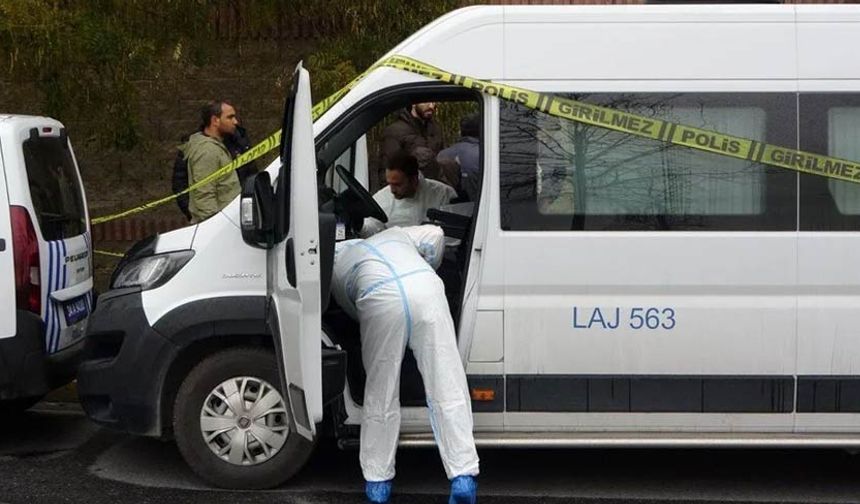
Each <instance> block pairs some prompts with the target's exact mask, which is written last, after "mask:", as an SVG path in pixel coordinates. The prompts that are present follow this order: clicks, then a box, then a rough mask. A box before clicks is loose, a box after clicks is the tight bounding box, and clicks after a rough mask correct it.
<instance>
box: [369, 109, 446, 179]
mask: <svg viewBox="0 0 860 504" xmlns="http://www.w3.org/2000/svg"><path fill="white" fill-rule="evenodd" d="M434 115H436V104H435V103H432V102H430V103H416V104H414V105H412V106H410V107H408V108H406V109H405V110H403V111H402V112H401V113H400V116H399V117H398V118H397V120H396V121H394V122H393V123H391V124H389V125H388V127H386V128H385V130H384V131H383V132H382V166H388V163H389V160H390V159H391V158H392V157H393V156H394V154H395V153H397V152H399V151H405V152H406V153H408V154H412V155H413V156H416V157H419V158H422V156H418V155H417V154H418V153H416V149H419V153H420V149H421V148H426V149H429V150H430V151H432V156H423V157H427V158H428V160H429V161H430V162H433V161H435V157H436V154H438V153H439V151H440V150H442V128H440V127H439V124H438V123H436V121H435V120H434V119H433V116H434ZM419 161H420V159H419ZM419 168H421V169H422V171H423V168H424V167H423V166H420V164H419Z"/></svg>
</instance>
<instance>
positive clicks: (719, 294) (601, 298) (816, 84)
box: [79, 5, 860, 488]
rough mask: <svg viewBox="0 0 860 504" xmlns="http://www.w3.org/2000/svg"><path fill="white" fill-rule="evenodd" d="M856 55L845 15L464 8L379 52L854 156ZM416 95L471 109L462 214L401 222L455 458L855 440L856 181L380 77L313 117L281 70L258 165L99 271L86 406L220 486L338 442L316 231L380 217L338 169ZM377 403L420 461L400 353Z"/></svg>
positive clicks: (372, 76) (351, 435) (353, 419)
mask: <svg viewBox="0 0 860 504" xmlns="http://www.w3.org/2000/svg"><path fill="white" fill-rule="evenodd" d="M858 46H860V7H858V6H848V5H680V6H654V5H652V6H481V7H471V8H465V9H462V10H458V11H455V12H453V13H451V14H449V15H446V16H444V17H442V18H440V19H439V20H437V21H434V22H433V23H431V24H429V25H428V26H426V27H425V28H423V29H422V30H420V31H419V32H417V33H416V34H415V35H413V36H412V37H410V38H409V39H407V40H406V41H405V42H403V43H402V44H400V45H399V46H397V47H396V48H395V49H393V50H392V52H391V53H390V54H398V55H403V56H408V57H411V58H414V59H417V60H420V61H423V62H426V63H428V64H430V65H434V66H436V67H439V68H442V69H444V70H447V71H451V72H454V73H456V74H458V75H467V76H472V77H476V78H480V79H484V80H488V81H493V82H497V83H505V84H510V85H516V86H519V87H522V88H527V89H531V90H534V91H538V92H544V93H553V94H555V95H557V96H564V97H569V98H575V99H577V100H579V101H582V102H586V103H591V104H595V105H602V106H604V107H611V108H616V109H620V110H624V111H626V112H630V113H634V114H638V115H640V116H645V117H651V118H655V119H663V120H668V121H673V122H676V123H682V124H686V125H689V126H695V127H698V128H701V129H706V130H716V131H718V132H722V133H728V134H732V135H737V136H742V137H745V138H749V139H753V140H756V141H757V142H762V143H764V142H766V143H769V144H775V145H781V146H784V147H788V148H795V149H803V150H806V151H811V152H816V153H820V154H825V155H831V156H838V157H841V158H845V159H854V160H857V159H860V141H858V138H860V60H858V59H857V58H856V57H855V54H854V52H855V51H856V48H857V47H858ZM428 101H434V102H438V103H439V111H440V115H442V114H444V113H446V112H445V111H446V110H450V111H455V110H462V109H464V108H466V109H468V110H470V111H471V110H476V111H478V112H479V113H480V114H481V117H482V120H481V123H482V132H481V138H480V153H481V163H482V173H483V181H482V183H481V185H480V191H479V195H480V196H479V198H478V201H471V202H465V203H459V204H456V205H453V206H451V207H449V208H443V209H439V210H438V211H431V212H429V213H430V214H431V215H428V219H432V220H434V221H437V222H439V223H441V224H442V226H443V227H444V229H445V231H446V235H447V236H448V237H449V243H450V246H449V247H448V248H449V250H448V253H447V256H446V261H445V264H444V265H443V267H442V269H441V270H440V276H442V277H443V280H445V284H446V288H447V291H448V299H449V303H450V306H451V310H452V314H453V316H454V320H455V323H456V324H457V328H458V344H459V348H460V352H461V357H462V360H463V365H464V366H465V368H466V371H467V375H468V378H469V384H470V388H471V390H472V397H473V411H474V417H475V437H476V441H477V443H478V445H479V447H509V446H517V447H524V446H528V447H545V446H552V447H579V446H588V447H595V446H672V447H679V446H687V447H702V446H708V447H717V446H759V447H762V446H781V447H786V446H795V447H811V446H815V447H855V448H856V447H857V446H860V310H857V305H858V303H860V269H858V268H857V267H856V266H855V264H854V263H855V261H854V260H853V256H854V254H855V253H856V251H857V250H860V186H857V185H853V184H851V183H850V182H842V181H834V180H830V179H828V178H825V177H819V176H814V175H806V174H800V173H798V172H795V171H790V170H786V169H782V168H778V167H772V166H766V165H764V164H761V163H757V162H755V161H754V160H738V159H733V158H730V157H726V156H722V155H718V154H714V153H710V152H704V151H701V150H693V149H687V148H681V147H675V146H671V145H669V144H666V143H663V142H660V141H657V140H649V139H645V138H641V137H634V136H630V135H626V134H623V133H619V132H617V131H611V130H608V129H605V128H599V127H594V126H588V125H584V124H582V123H577V122H571V121H566V120H563V119H559V118H556V117H553V116H550V115H548V114H545V113H543V112H542V111H541V110H532V109H528V108H526V107H524V106H523V105H520V104H518V103H515V102H511V101H506V100H501V99H499V98H498V97H496V96H493V95H492V94H489V93H480V92H479V91H477V90H473V89H467V88H464V87H462V86H457V85H451V84H445V83H440V82H437V81H434V80H432V79H429V78H427V77H424V76H421V75H418V74H416V73H410V72H405V71H402V70H398V69H392V68H377V69H375V70H373V71H372V72H371V73H369V74H368V75H367V76H366V78H364V79H363V80H362V81H361V82H360V83H358V84H357V85H356V86H355V87H354V88H353V89H352V90H351V91H350V92H349V93H348V94H347V95H346V96H345V97H343V99H342V100H341V101H340V102H338V103H337V104H336V105H334V106H333V107H331V108H330V109H329V110H328V111H327V112H326V113H325V114H324V115H323V116H322V117H320V118H319V119H318V120H317V121H316V122H315V123H314V124H313V126H312V125H311V115H310V112H309V110H310V104H311V99H310V93H309V86H308V75H307V73H306V72H305V71H303V70H299V71H298V72H297V74H296V75H295V79H294V88H293V94H292V96H291V98H290V101H289V103H288V106H287V109H286V113H285V119H284V132H283V139H284V144H283V145H282V147H281V155H282V159H283V161H284V162H283V166H281V163H280V162H276V163H274V164H273V165H272V166H270V167H269V168H268V170H267V173H261V174H260V175H258V176H257V177H256V179H255V180H254V181H252V182H251V183H250V184H248V185H247V186H246V187H245V188H244V192H243V196H242V197H241V198H239V199H237V200H236V201H234V202H233V203H232V204H231V205H229V206H228V207H226V208H225V209H224V210H223V211H222V212H220V213H219V214H217V215H215V216H213V217H212V218H210V219H209V220H207V221H205V222H202V223H200V224H198V225H195V226H190V227H187V228H184V229H180V230H177V231H174V232H171V233H166V234H163V235H159V236H157V237H154V238H152V239H149V240H146V241H144V242H141V243H140V244H138V245H137V246H136V247H135V249H134V250H133V251H131V252H130V253H129V254H128V255H127V256H126V258H125V259H124V260H123V262H122V264H121V265H120V266H119V267H118V268H117V271H116V272H115V274H114V279H113V289H112V290H111V291H110V292H108V293H106V294H105V295H104V296H103V297H102V298H101V302H100V306H99V308H98V310H97V311H96V312H95V314H94V315H93V317H92V319H91V322H90V327H89V330H88V347H89V349H90V350H89V355H88V360H87V361H86V362H85V363H84V364H83V365H82V367H81V370H80V378H79V390H80V393H81V394H82V400H83V404H84V407H85V409H86V411H87V413H88V414H89V415H90V416H91V417H92V418H93V419H95V420H96V421H98V422H101V423H104V424H107V425H111V426H113V427H115V428H118V429H122V430H125V431H129V432H133V433H137V434H141V435H147V436H161V437H168V436H171V435H172V436H175V438H176V440H177V443H178V445H179V447H180V449H181V451H182V453H183V455H184V457H185V458H186V460H187V461H188V462H189V464H190V465H191V467H192V468H193V469H194V470H195V471H196V472H197V473H198V474H199V475H201V476H202V477H203V478H205V479H206V480H207V481H209V482H211V483H212V484H215V485H219V486H225V487H234V488H258V487H267V486H272V485H276V484H279V483H281V482H283V481H284V480H286V479H287V478H289V477H290V476H291V475H293V474H294V473H295V472H296V471H297V470H298V469H299V468H300V467H301V466H302V464H303V463H304V462H305V461H306V459H307V457H308V454H309V453H310V451H311V449H312V447H313V443H314V440H315V439H316V438H317V437H318V436H320V435H324V434H328V433H333V434H334V435H336V436H337V437H338V438H339V439H340V441H341V444H342V445H344V446H345V445H349V444H353V443H355V439H356V437H355V436H356V434H357V426H358V425H359V423H360V417H361V402H362V397H363V396H362V389H363V370H362V369H361V359H360V349H359V347H358V336H357V334H358V333H357V328H356V327H355V323H354V322H352V321H351V320H349V319H348V318H345V317H343V316H342V312H341V310H339V309H338V308H337V307H336V306H334V304H333V303H332V302H330V300H329V283H330V275H331V270H332V261H333V259H332V257H333V253H332V250H333V247H334V243H335V237H336V230H337V229H338V228H342V229H344V230H345V231H346V233H345V234H346V236H347V237H349V236H351V235H352V233H353V232H354V230H356V229H359V228H360V227H361V221H362V219H363V217H366V216H370V215H378V212H379V208H378V207H376V206H375V205H374V203H373V200H372V199H371V198H370V195H369V192H368V191H367V190H366V189H365V187H366V185H365V184H366V182H365V184H362V183H361V182H363V181H360V180H357V178H356V177H355V176H354V174H358V173H368V172H369V173H371V176H372V174H373V172H374V169H373V168H372V167H371V168H370V169H369V168H368V159H369V158H371V157H372V155H371V154H367V153H372V152H373V150H374V148H375V146H374V143H373V142H367V143H365V138H373V132H374V128H378V127H380V125H381V124H384V122H385V118H387V117H390V116H391V114H395V113H397V111H399V110H402V108H403V107H405V106H407V105H409V104H412V103H419V102H428ZM453 103H455V104H456V106H455V105H452V104H453ZM368 135H369V136H368ZM448 143H450V142H448ZM338 166H340V168H339V169H338V168H337V167H338ZM358 178H362V177H358ZM371 178H372V177H371ZM271 180H276V183H275V185H274V188H273V187H272V184H271V182H270V181H271ZM333 186H337V187H346V189H345V190H343V191H339V190H334V189H332V188H333ZM243 237H244V238H243ZM320 335H321V336H320ZM320 340H321V341H320ZM401 382H402V384H401V388H402V390H401V402H402V404H403V405H404V408H403V411H402V416H403V427H402V433H401V445H403V446H427V445H430V444H432V443H433V436H432V432H431V428H430V425H429V423H428V418H427V413H426V408H425V405H424V401H423V396H422V394H423V392H422V388H421V385H420V377H419V376H418V373H417V371H416V369H415V367H414V365H410V364H409V362H407V363H406V364H404V369H403V375H402V380H401Z"/></svg>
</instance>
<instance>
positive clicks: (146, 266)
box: [111, 250, 194, 290]
mask: <svg viewBox="0 0 860 504" xmlns="http://www.w3.org/2000/svg"><path fill="white" fill-rule="evenodd" d="M192 257H194V251H193V250H182V251H179V252H168V253H166V254H158V255H151V256H146V257H141V258H140V259H135V260H134V261H131V262H129V263H128V264H126V265H125V266H123V267H122V269H121V270H120V271H119V272H117V274H116V277H115V278H114V281H113V285H111V288H112V289H121V288H124V287H140V288H141V290H147V289H155V288H156V287H161V286H162V285H164V283H165V282H167V281H168V280H170V279H171V278H173V275H175V274H176V273H178V272H179V270H181V269H182V267H183V266H185V264H186V263H188V261H190V260H191V258H192Z"/></svg>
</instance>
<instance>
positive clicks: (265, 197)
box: [239, 172, 275, 249]
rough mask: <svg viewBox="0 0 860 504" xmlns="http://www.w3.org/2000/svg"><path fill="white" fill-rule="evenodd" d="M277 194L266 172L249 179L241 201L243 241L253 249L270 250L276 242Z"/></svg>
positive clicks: (240, 216) (246, 181)
mask: <svg viewBox="0 0 860 504" xmlns="http://www.w3.org/2000/svg"><path fill="white" fill-rule="evenodd" d="M274 210H275V193H274V191H273V190H272V179H271V178H270V177H269V174H268V173H266V172H260V173H257V174H255V175H252V176H250V177H248V178H247V179H246V180H245V184H244V185H243V186H242V199H241V200H240V201H239V222H240V223H241V226H242V239H243V240H245V243H247V244H248V245H250V246H252V247H257V248H262V249H270V248H272V246H273V245H274V242H275V211H274Z"/></svg>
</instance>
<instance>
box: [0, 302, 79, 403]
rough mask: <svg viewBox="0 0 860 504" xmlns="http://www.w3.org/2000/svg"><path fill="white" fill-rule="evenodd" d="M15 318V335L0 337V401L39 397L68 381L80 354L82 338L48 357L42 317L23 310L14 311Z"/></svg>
mask: <svg viewBox="0 0 860 504" xmlns="http://www.w3.org/2000/svg"><path fill="white" fill-rule="evenodd" d="M15 319H16V320H15V327H17V328H18V330H17V334H15V336H13V337H11V338H4V339H0V400H11V399H19V398H29V397H41V396H43V395H45V394H47V393H48V392H50V391H51V390H52V389H54V388H56V387H59V386H60V385H64V384H66V383H68V382H69V381H71V380H72V379H73V378H74V377H75V369H76V368H77V365H78V362H79V361H80V359H81V357H82V354H83V352H82V350H83V348H84V344H83V343H84V340H83V338H81V339H79V340H78V341H76V342H75V343H72V344H71V345H69V346H68V347H66V348H64V349H63V350H61V351H59V352H56V353H54V354H52V355H50V356H49V355H46V354H45V338H44V334H45V332H44V324H43V323H42V320H41V319H40V318H39V317H38V316H37V315H35V314H32V313H29V312H26V311H24V310H17V311H16V313H15Z"/></svg>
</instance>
